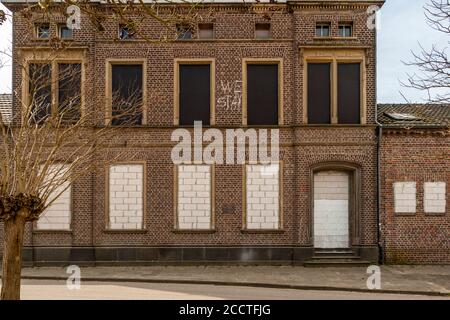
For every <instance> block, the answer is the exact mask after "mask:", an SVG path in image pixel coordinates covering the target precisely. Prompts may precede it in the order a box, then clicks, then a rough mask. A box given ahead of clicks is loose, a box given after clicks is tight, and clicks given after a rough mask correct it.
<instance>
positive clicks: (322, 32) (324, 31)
mask: <svg viewBox="0 0 450 320" xmlns="http://www.w3.org/2000/svg"><path fill="white" fill-rule="evenodd" d="M316 36H317V37H329V36H330V26H329V25H328V24H318V25H317V26H316Z"/></svg>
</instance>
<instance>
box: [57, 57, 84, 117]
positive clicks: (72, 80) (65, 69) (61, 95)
mask: <svg viewBox="0 0 450 320" xmlns="http://www.w3.org/2000/svg"><path fill="white" fill-rule="evenodd" d="M58 112H59V114H61V115H62V117H63V119H64V120H67V121H77V120H79V119H80V116H81V64H80V63H61V64H59V65H58Z"/></svg>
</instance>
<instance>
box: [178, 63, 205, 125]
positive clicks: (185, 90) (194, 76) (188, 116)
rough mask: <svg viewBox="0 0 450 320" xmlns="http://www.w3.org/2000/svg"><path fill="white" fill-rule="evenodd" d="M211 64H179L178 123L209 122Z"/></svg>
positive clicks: (203, 123)
mask: <svg viewBox="0 0 450 320" xmlns="http://www.w3.org/2000/svg"><path fill="white" fill-rule="evenodd" d="M210 104H211V66H210V65H209V64H180V66H179V108H180V111H179V112H180V125H194V121H201V122H202V125H209V124H210V114H211V109H210Z"/></svg>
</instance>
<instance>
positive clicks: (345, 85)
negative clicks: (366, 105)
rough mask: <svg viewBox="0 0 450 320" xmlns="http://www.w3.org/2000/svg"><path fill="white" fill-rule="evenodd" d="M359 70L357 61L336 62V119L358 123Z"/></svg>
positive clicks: (340, 121)
mask: <svg viewBox="0 0 450 320" xmlns="http://www.w3.org/2000/svg"><path fill="white" fill-rule="evenodd" d="M360 78H361V72H360V64H359V63H339V64H338V121H339V123H344V124H358V123H360V109H361V80H360Z"/></svg>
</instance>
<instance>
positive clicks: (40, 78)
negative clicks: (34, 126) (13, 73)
mask: <svg viewBox="0 0 450 320" xmlns="http://www.w3.org/2000/svg"><path fill="white" fill-rule="evenodd" d="M29 77H30V83H29V91H30V92H29V94H30V102H31V103H32V105H31V108H32V109H31V110H32V111H31V115H30V116H31V117H32V118H33V121H34V122H35V123H41V122H43V121H44V120H45V119H46V118H47V117H48V116H50V115H51V112H52V68H51V65H50V64H46V63H31V64H30V65H29Z"/></svg>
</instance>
